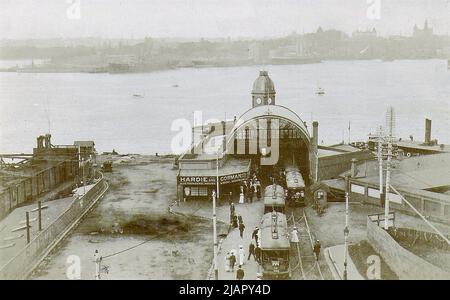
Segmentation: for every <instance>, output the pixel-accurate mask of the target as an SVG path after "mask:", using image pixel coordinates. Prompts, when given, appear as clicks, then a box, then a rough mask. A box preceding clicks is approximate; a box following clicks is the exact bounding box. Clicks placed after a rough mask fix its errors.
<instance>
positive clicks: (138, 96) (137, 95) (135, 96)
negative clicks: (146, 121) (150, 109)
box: [133, 94, 144, 98]
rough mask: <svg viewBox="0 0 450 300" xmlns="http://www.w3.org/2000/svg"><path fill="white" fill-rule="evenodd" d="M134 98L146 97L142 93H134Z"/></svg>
mask: <svg viewBox="0 0 450 300" xmlns="http://www.w3.org/2000/svg"><path fill="white" fill-rule="evenodd" d="M133 98H144V96H142V95H141V94H133Z"/></svg>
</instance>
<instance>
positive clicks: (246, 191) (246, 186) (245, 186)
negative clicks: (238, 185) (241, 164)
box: [244, 180, 248, 202]
mask: <svg viewBox="0 0 450 300" xmlns="http://www.w3.org/2000/svg"><path fill="white" fill-rule="evenodd" d="M244 200H245V201H246V202H247V201H248V184H247V180H244Z"/></svg>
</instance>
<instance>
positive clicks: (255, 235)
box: [252, 226, 259, 245]
mask: <svg viewBox="0 0 450 300" xmlns="http://www.w3.org/2000/svg"><path fill="white" fill-rule="evenodd" d="M258 231H259V228H258V226H256V227H255V229H253V232H252V239H255V243H256V245H258Z"/></svg>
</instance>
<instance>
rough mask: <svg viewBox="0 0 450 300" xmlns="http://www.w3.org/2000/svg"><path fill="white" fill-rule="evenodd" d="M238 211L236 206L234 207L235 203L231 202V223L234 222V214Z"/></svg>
mask: <svg viewBox="0 0 450 300" xmlns="http://www.w3.org/2000/svg"><path fill="white" fill-rule="evenodd" d="M235 213H236V208H235V207H234V203H233V202H230V224H233V218H234V214H235Z"/></svg>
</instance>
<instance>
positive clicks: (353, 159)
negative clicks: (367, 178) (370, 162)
mask: <svg viewBox="0 0 450 300" xmlns="http://www.w3.org/2000/svg"><path fill="white" fill-rule="evenodd" d="M357 161H358V160H357V159H356V158H352V168H351V177H352V178H355V177H356V175H357V174H358V169H357V167H356V162H357Z"/></svg>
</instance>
